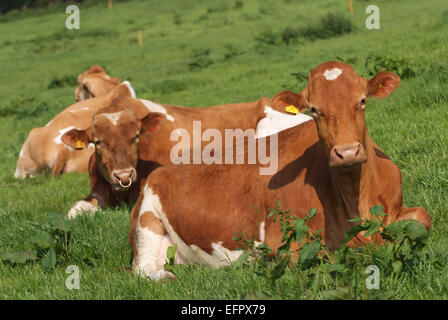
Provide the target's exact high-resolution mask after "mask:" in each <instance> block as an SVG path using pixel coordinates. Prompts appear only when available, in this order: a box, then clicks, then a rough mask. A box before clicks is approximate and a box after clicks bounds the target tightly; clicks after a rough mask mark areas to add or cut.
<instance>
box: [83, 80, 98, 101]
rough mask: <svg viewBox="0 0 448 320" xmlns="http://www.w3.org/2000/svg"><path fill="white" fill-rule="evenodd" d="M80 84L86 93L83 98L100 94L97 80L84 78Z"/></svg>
mask: <svg viewBox="0 0 448 320" xmlns="http://www.w3.org/2000/svg"><path fill="white" fill-rule="evenodd" d="M80 86H81V87H82V91H83V93H84V99H83V100H87V99H90V98H95V97H96V96H97V95H98V92H97V91H98V88H97V84H96V81H92V80H91V79H82V80H81V82H80Z"/></svg>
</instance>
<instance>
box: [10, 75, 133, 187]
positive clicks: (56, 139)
mask: <svg viewBox="0 0 448 320" xmlns="http://www.w3.org/2000/svg"><path fill="white" fill-rule="evenodd" d="M78 82H79V86H78V87H77V88H76V91H75V99H76V101H78V103H75V104H73V105H71V106H69V107H67V108H66V109H65V110H64V111H62V112H60V113H59V114H57V115H56V116H55V117H54V118H53V119H52V120H51V121H50V122H49V123H48V124H47V125H46V126H45V127H41V128H34V129H32V130H31V131H30V133H29V134H28V137H27V139H26V140H25V142H24V144H23V146H22V148H21V150H20V153H19V159H18V161H17V167H16V172H15V174H14V176H15V177H16V178H25V177H27V176H30V177H32V176H33V175H35V174H36V173H38V172H44V171H49V172H51V174H52V175H59V174H62V173H68V172H86V171H87V169H88V163H89V159H90V156H91V155H92V153H93V146H90V147H89V148H85V149H83V148H81V147H79V146H78V147H77V148H68V147H67V146H66V145H64V144H63V143H62V141H61V137H62V135H63V134H64V133H65V132H66V131H68V130H70V129H73V128H79V129H85V128H87V127H89V125H90V122H91V119H92V116H93V115H94V114H95V112H96V111H98V110H99V109H101V108H103V107H105V106H107V105H109V104H110V103H111V102H112V100H113V99H114V98H116V97H117V96H119V95H128V96H132V97H135V93H134V90H133V88H132V87H131V85H130V83H129V82H127V81H125V82H123V83H120V78H118V77H114V78H111V77H110V76H109V75H108V74H107V73H106V72H105V71H104V70H103V69H102V68H101V67H99V66H92V67H91V68H90V69H89V70H87V71H86V72H84V73H81V74H80V75H79V76H78ZM91 98H94V99H91ZM87 99H89V100H87ZM77 149H79V150H77Z"/></svg>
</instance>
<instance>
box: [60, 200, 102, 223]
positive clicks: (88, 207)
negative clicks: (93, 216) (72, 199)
mask: <svg viewBox="0 0 448 320" xmlns="http://www.w3.org/2000/svg"><path fill="white" fill-rule="evenodd" d="M97 210H98V200H96V199H92V200H89V201H86V200H81V201H78V202H76V203H75V204H74V205H73V207H72V208H71V209H70V210H69V212H68V214H67V217H68V218H69V219H73V218H76V217H77V216H79V215H81V214H83V213H86V212H87V213H93V212H95V211H97Z"/></svg>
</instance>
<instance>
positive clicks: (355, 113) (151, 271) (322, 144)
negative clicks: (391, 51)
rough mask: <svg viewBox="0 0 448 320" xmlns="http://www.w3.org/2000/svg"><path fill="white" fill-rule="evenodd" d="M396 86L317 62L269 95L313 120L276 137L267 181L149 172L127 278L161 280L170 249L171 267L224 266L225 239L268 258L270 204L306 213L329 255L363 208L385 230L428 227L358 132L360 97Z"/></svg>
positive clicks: (239, 172) (219, 173) (199, 168)
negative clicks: (300, 79)
mask: <svg viewBox="0 0 448 320" xmlns="http://www.w3.org/2000/svg"><path fill="white" fill-rule="evenodd" d="M399 83H400V78H399V77H398V76H397V75H396V74H394V73H391V72H380V73H378V74H377V75H375V76H374V77H373V78H372V79H370V80H367V79H365V78H363V77H361V76H359V75H358V74H356V73H355V71H354V70H353V69H352V67H351V66H350V65H348V64H345V63H340V62H326V63H323V64H321V65H319V66H318V67H317V68H315V69H313V70H312V71H311V73H310V76H309V80H308V85H307V86H306V87H305V88H304V89H303V91H302V92H301V93H300V94H296V93H292V92H282V93H280V94H279V95H277V96H276V97H275V100H276V102H277V104H278V105H280V106H282V105H289V104H293V105H295V106H296V107H297V108H299V109H301V110H303V109H304V108H307V109H308V110H311V112H312V113H313V117H314V121H309V122H305V123H304V124H302V125H300V126H296V127H293V128H290V129H288V130H285V131H283V132H280V133H279V134H278V145H277V146H278V157H279V160H278V161H279V170H278V171H277V172H276V173H275V174H273V175H260V174H259V169H260V167H262V166H261V165H260V164H257V165H249V164H245V165H177V166H176V165H169V166H163V167H161V168H157V169H156V170H154V171H153V172H152V173H151V174H150V175H149V176H148V177H147V182H146V185H145V186H144V189H143V190H142V192H141V194H140V197H139V199H138V202H137V203H136V205H135V206H134V208H133V210H132V213H131V227H130V234H129V238H130V242H131V244H132V247H133V252H134V260H133V268H134V270H135V271H136V272H137V273H140V274H143V275H145V276H147V277H149V278H150V279H155V280H157V279H160V278H164V277H167V276H171V275H170V274H169V273H167V272H165V271H164V269H163V265H164V263H165V260H166V249H167V247H168V246H171V245H172V244H173V243H175V244H177V254H176V259H177V260H176V261H177V263H201V264H204V265H208V266H211V267H219V266H222V265H226V264H228V263H230V262H232V261H234V260H235V259H237V258H238V256H239V254H240V253H241V251H240V250H238V251H237V250H236V249H237V248H239V247H240V246H241V244H240V243H238V242H236V241H234V240H233V239H234V236H235V234H236V233H238V232H244V233H245V234H247V235H249V236H251V237H252V238H253V239H254V240H255V241H259V242H262V243H265V244H267V245H269V246H270V247H271V248H273V250H274V251H273V252H274V254H275V253H276V250H277V249H278V247H279V246H280V245H281V236H282V234H281V231H280V225H279V223H278V221H277V222H276V223H273V221H272V219H268V218H267V214H268V212H269V208H273V207H275V201H276V199H278V200H280V202H281V204H282V208H285V209H286V208H287V209H290V210H291V213H292V214H294V215H296V216H297V217H300V218H304V217H305V216H306V214H307V213H308V211H309V210H310V209H311V208H316V209H317V215H316V216H315V217H314V218H313V219H312V220H310V222H309V227H310V230H311V231H313V232H314V231H316V230H318V229H320V228H323V231H322V233H321V235H322V236H323V239H324V241H325V243H326V244H327V245H328V246H329V248H330V249H335V248H338V247H339V246H340V245H341V242H342V241H343V239H344V234H345V232H347V231H348V230H349V229H350V228H351V227H352V225H351V224H350V223H349V222H348V220H349V219H351V218H354V217H357V216H360V217H362V218H365V219H368V218H370V216H371V214H370V213H369V208H371V207H372V206H374V205H378V204H381V205H383V207H384V210H385V212H387V214H388V216H387V217H386V218H385V224H386V225H387V224H389V223H391V222H393V221H397V220H404V219H415V220H417V221H420V222H421V223H423V224H424V225H425V226H426V228H428V229H430V227H431V218H430V216H429V214H428V213H427V211H426V210H425V209H424V208H420V207H415V208H406V207H404V206H403V199H402V191H401V173H400V170H399V168H398V167H397V166H396V165H395V164H394V163H393V162H392V161H391V160H390V159H389V158H388V157H387V156H386V155H385V153H384V152H383V151H382V150H381V149H380V148H379V147H378V146H377V145H376V144H375V142H374V141H373V140H372V139H371V138H370V136H369V133H368V131H367V128H366V122H365V117H364V114H365V109H366V101H367V98H368V97H376V98H384V97H387V96H389V95H390V94H391V93H392V92H393V91H394V90H395V89H396V88H397V87H398V85H399ZM267 140H269V139H267ZM267 142H269V143H272V141H267ZM368 241H379V239H377V238H374V237H369V238H364V237H362V236H361V235H358V236H357V237H356V239H355V240H354V241H353V243H352V244H353V245H360V244H362V243H364V242H368Z"/></svg>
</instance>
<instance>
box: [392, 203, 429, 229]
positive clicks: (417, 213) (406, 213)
mask: <svg viewBox="0 0 448 320" xmlns="http://www.w3.org/2000/svg"><path fill="white" fill-rule="evenodd" d="M409 219H413V220H417V221H418V222H420V223H422V224H423V225H424V226H425V227H426V229H428V230H429V229H431V226H432V222H431V217H430V215H429V213H428V212H427V211H426V210H425V209H424V208H422V207H413V208H406V207H402V208H401V209H400V212H399V213H398V215H397V217H396V218H395V221H399V220H409Z"/></svg>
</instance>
